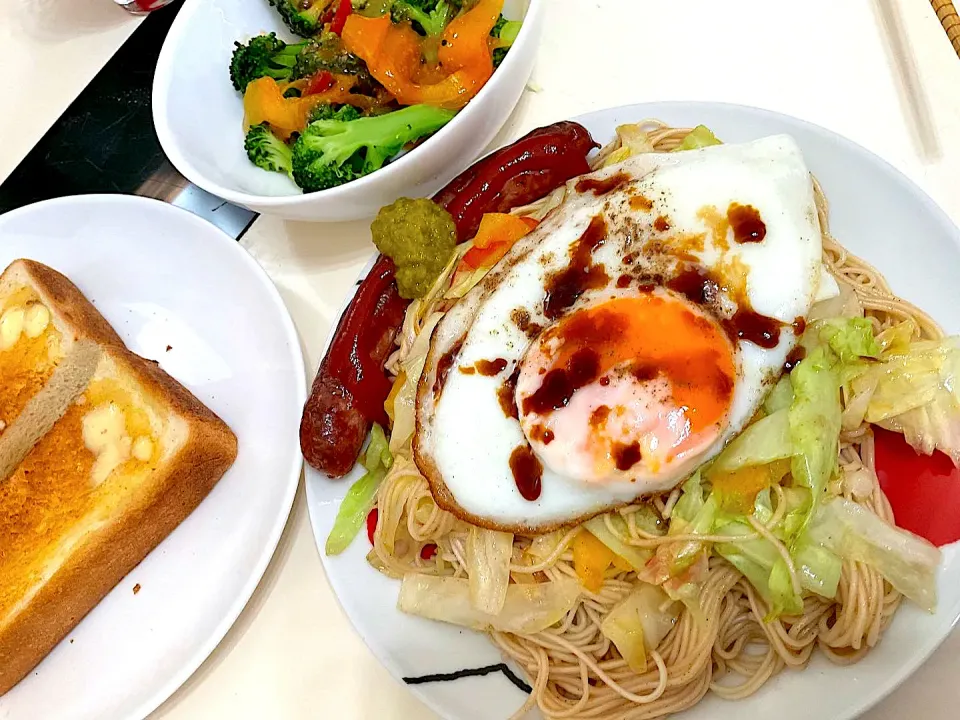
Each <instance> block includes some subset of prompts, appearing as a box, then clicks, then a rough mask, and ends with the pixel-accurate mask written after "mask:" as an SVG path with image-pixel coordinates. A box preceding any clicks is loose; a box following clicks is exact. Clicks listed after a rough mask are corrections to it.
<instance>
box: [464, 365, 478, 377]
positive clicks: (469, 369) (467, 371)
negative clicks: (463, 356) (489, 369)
mask: <svg viewBox="0 0 960 720" xmlns="http://www.w3.org/2000/svg"><path fill="white" fill-rule="evenodd" d="M476 371H477V369H476V368H475V367H474V366H473V365H464V366H463V367H461V368H460V372H462V373H463V374H464V375H473V374H474V373H475V372H476Z"/></svg>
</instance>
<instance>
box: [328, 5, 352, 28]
mask: <svg viewBox="0 0 960 720" xmlns="http://www.w3.org/2000/svg"><path fill="white" fill-rule="evenodd" d="M352 12H353V3H351V2H350V0H340V4H339V5H338V6H337V12H336V13H334V15H333V20H331V21H330V30H331V31H332V32H335V33H336V34H337V35H339V34H340V33H342V32H343V26H344V25H346V24H347V17H349V15H350V13H352Z"/></svg>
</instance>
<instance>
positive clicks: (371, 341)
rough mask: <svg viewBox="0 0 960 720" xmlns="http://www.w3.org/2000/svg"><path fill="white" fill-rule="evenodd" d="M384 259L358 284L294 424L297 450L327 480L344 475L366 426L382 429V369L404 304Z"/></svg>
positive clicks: (385, 381)
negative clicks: (298, 443) (298, 418)
mask: <svg viewBox="0 0 960 720" xmlns="http://www.w3.org/2000/svg"><path fill="white" fill-rule="evenodd" d="M394 274H395V267H394V265H393V261H392V260H391V259H390V258H388V257H385V256H382V255H381V256H380V259H379V260H377V262H376V263H375V264H374V266H373V268H372V269H371V270H370V273H369V274H368V275H367V277H366V278H365V279H364V281H363V282H362V283H360V287H359V288H357V294H356V295H355V296H354V298H353V300H352V301H351V302H350V305H349V306H348V307H347V310H346V312H344V314H343V317H342V318H340V324H339V325H337V329H336V331H335V332H334V334H333V341H332V342H331V343H330V348H329V349H328V350H327V354H326V356H325V357H324V358H323V362H321V363H320V370H319V372H318V373H317V377H316V379H315V380H314V381H313V388H312V390H311V393H310V398H309V399H308V400H307V404H306V406H305V407H304V409H303V417H302V418H301V420H300V449H301V451H302V452H303V456H304V458H306V460H307V462H308V463H310V464H311V465H312V466H313V467H315V468H317V469H319V470H322V471H324V472H326V473H327V474H328V475H330V476H332V477H342V476H343V475H346V474H347V473H348V472H350V469H351V468H352V467H353V465H354V463H355V462H356V460H357V456H358V455H359V453H360V447H361V446H362V445H363V439H364V438H365V437H366V435H367V431H369V429H370V423H373V422H376V423H380V425H382V426H383V427H387V413H386V411H385V410H384V409H383V403H384V401H385V400H386V399H387V395H388V394H389V393H390V387H391V382H390V380H389V378H387V376H386V375H384V373H383V363H384V362H385V361H386V359H387V356H388V355H389V354H390V351H391V350H392V349H393V337H394V335H395V334H396V332H397V329H398V328H399V327H400V325H401V323H402V322H403V315H404V313H405V312H406V310H407V305H408V304H409V303H408V301H406V300H404V299H403V298H401V297H400V293H399V292H398V290H397V284H396V282H394Z"/></svg>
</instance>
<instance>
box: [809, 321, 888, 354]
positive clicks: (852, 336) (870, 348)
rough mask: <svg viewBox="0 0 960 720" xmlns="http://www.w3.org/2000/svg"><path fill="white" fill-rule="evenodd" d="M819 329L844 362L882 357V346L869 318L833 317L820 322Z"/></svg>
mask: <svg viewBox="0 0 960 720" xmlns="http://www.w3.org/2000/svg"><path fill="white" fill-rule="evenodd" d="M817 330H818V334H819V336H820V339H821V340H823V341H824V342H825V343H827V345H829V346H830V349H831V350H833V352H834V353H836V355H837V357H838V358H840V362H842V363H850V362H854V361H856V360H858V359H860V358H862V357H869V358H878V357H880V352H881V347H880V344H879V343H878V342H877V340H876V338H874V337H873V325H871V324H870V321H869V320H868V319H867V318H833V319H830V320H825V321H824V322H822V323H818V325H817Z"/></svg>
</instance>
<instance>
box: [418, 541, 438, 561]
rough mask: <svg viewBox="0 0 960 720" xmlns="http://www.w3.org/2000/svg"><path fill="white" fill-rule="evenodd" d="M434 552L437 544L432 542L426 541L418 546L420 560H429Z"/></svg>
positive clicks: (435, 552)
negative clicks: (420, 546)
mask: <svg viewBox="0 0 960 720" xmlns="http://www.w3.org/2000/svg"><path fill="white" fill-rule="evenodd" d="M436 554H437V546H436V545H434V544H433V543H427V544H426V545H424V546H423V547H422V548H420V559H421V560H430V559H432V558H433V556H434V555H436Z"/></svg>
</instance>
